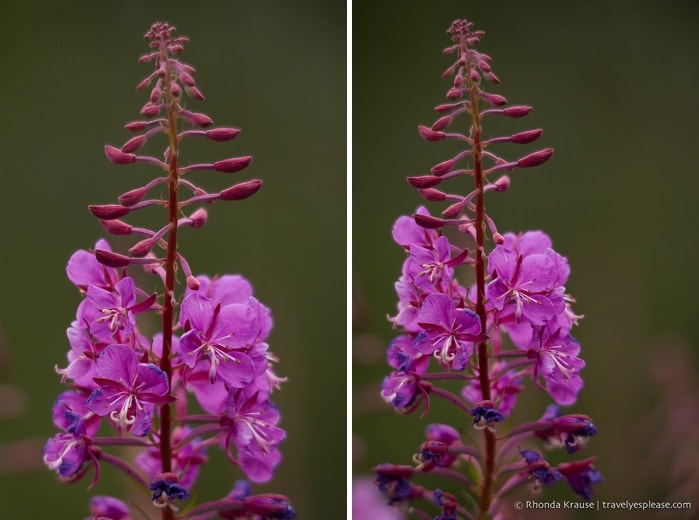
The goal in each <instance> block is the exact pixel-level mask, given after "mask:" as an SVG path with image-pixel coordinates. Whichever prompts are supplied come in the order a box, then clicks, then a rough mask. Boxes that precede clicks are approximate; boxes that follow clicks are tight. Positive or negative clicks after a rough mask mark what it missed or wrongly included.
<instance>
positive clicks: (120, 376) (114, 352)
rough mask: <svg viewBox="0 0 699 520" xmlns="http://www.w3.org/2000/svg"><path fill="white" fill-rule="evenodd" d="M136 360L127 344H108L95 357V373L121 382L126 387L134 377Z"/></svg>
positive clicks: (129, 385)
mask: <svg viewBox="0 0 699 520" xmlns="http://www.w3.org/2000/svg"><path fill="white" fill-rule="evenodd" d="M137 366H138V360H137V359H136V353H135V352H134V351H133V350H131V348H130V347H128V346H127V345H109V346H108V347H106V348H105V349H104V350H103V351H102V354H100V357H99V358H98V359H97V375H98V376H99V377H101V378H104V379H110V380H112V381H116V382H119V383H121V384H122V385H124V386H125V387H127V388H131V384H132V383H133V381H134V378H135V377H136V368H137Z"/></svg>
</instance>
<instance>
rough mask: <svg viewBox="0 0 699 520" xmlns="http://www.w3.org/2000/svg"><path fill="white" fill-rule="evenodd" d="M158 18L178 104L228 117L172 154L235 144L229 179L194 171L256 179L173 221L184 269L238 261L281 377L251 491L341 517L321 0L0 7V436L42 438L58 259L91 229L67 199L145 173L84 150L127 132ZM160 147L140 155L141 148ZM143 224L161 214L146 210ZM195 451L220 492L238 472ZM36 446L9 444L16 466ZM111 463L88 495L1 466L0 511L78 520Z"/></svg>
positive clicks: (74, 200) (106, 482)
mask: <svg viewBox="0 0 699 520" xmlns="http://www.w3.org/2000/svg"><path fill="white" fill-rule="evenodd" d="M159 20H162V21H168V22H170V23H171V24H172V25H175V26H176V27H177V28H178V34H182V35H187V36H189V37H190V39H191V42H190V43H189V44H188V45H187V47H186V49H185V52H184V54H183V55H182V59H183V61H185V62H188V63H191V64H192V65H194V66H195V67H196V68H197V70H198V74H197V82H198V86H199V87H200V89H201V90H202V91H203V92H204V94H205V95H206V96H207V100H206V101H205V102H204V103H202V104H196V105H194V104H193V103H190V106H191V107H192V108H194V109H195V110H198V111H203V112H206V113H207V114H209V115H210V116H211V117H213V119H214V121H215V122H216V123H217V124H220V125H223V126H236V127H239V128H241V129H242V130H243V133H242V134H241V135H240V137H238V139H237V140H235V141H233V142H232V143H225V144H214V143H210V142H203V140H196V139H190V140H189V141H185V142H184V144H183V147H182V156H183V158H184V160H185V161H191V162H195V161H198V160H208V161H213V160H218V159H223V158H225V157H231V156H235V155H246V154H251V155H253V156H254V161H253V164H252V166H251V167H250V168H249V169H248V170H246V171H245V172H243V173H240V174H235V177H230V176H228V177H226V176H225V175H224V174H215V173H211V172H201V173H197V174H196V179H197V180H198V181H199V182H201V184H202V185H203V186H205V187H210V188H212V189H213V188H214V187H219V188H220V187H224V186H226V185H229V184H232V183H233V182H235V181H236V180H238V179H240V180H243V179H247V178H250V177H259V178H262V179H264V181H265V185H264V187H263V189H262V190H261V191H260V192H259V193H258V194H257V195H256V196H255V197H254V198H252V199H250V200H247V201H244V202H241V203H229V204H216V205H214V206H211V207H210V208H209V223H208V224H207V225H206V226H205V227H204V228H203V229H201V230H185V231H184V232H183V233H182V247H183V251H184V253H185V255H186V256H187V258H188V260H189V261H190V263H191V265H192V268H193V269H194V271H195V272H200V273H209V274H215V273H226V272H237V273H242V274H244V275H245V276H246V277H248V278H249V279H250V280H251V281H252V283H253V284H254V287H255V292H256V296H257V297H258V298H259V299H260V300H261V301H262V302H264V303H265V304H266V305H268V306H269V307H270V308H271V309H272V312H273V316H274V320H275V326H274V330H273V333H272V336H271V338H270V345H271V350H272V351H273V352H274V353H275V354H277V355H278V356H279V358H280V360H281V362H280V363H279V365H278V369H277V372H278V373H279V374H280V375H285V376H288V378H289V381H288V382H287V383H286V384H285V385H284V386H283V388H282V391H280V392H278V393H275V395H274V396H273V399H274V401H275V402H276V403H277V404H278V405H279V406H280V408H281V410H282V423H281V426H282V427H284V428H285V429H286V430H287V432H288V439H287V440H286V441H285V442H284V443H283V444H282V445H281V450H282V453H283V457H284V460H283V463H282V464H281V466H280V468H279V470H278V473H277V476H276V479H275V481H274V482H273V483H272V484H270V485H268V486H261V487H259V488H256V490H257V491H268V492H278V493H283V494H286V495H288V496H289V497H291V499H292V501H293V504H294V506H295V507H296V508H297V510H298V513H299V517H300V518H308V519H313V518H316V519H320V518H327V514H326V513H327V511H328V510H329V509H331V508H332V509H334V510H337V508H339V509H340V510H341V511H343V510H344V503H345V489H346V487H345V478H346V471H345V467H346V462H345V460H346V450H345V437H346V435H345V432H346V428H345V417H346V408H345V400H346V397H345V394H346V384H345V381H346V376H345V374H346V370H345V364H346V362H345V360H346V350H345V344H346V334H345V317H346V310H345V302H346V298H345V296H344V295H345V292H346V284H345V272H346V203H345V201H346V127H347V124H346V14H345V6H344V5H341V4H337V5H335V4H334V3H332V2H330V3H328V2H322V1H313V0H308V1H299V2H272V1H260V2H243V1H229V2H224V1H215V2H182V1H171V2H163V1H151V2H137V1H128V2H88V1H66V2H50V1H44V2H28V3H24V2H12V3H10V2H3V3H2V7H0V45H1V46H2V49H3V59H2V77H1V78H0V95H1V99H2V103H3V108H2V112H1V114H0V178H1V180H2V184H1V185H0V208H2V215H3V224H2V240H1V244H2V245H1V246H0V247H1V248H2V251H1V253H0V288H1V291H2V297H1V298H0V326H1V327H2V335H3V337H4V348H5V351H6V353H7V355H8V357H9V365H8V364H7V363H4V364H3V368H2V372H0V382H4V383H7V384H13V385H16V387H18V388H19V390H21V392H22V393H23V394H24V398H25V408H24V409H23V410H22V411H21V413H20V414H19V415H18V416H16V417H14V418H13V419H8V418H7V417H6V418H5V419H4V420H2V423H1V424H0V443H9V442H15V441H19V440H21V439H34V440H36V441H37V442H38V443H39V446H43V444H44V442H45V440H46V439H47V438H48V437H49V436H51V435H53V433H54V430H53V427H52V424H51V418H50V417H51V406H52V404H53V401H54V399H55V397H56V395H57V394H58V393H59V392H60V391H62V389H63V387H62V386H61V385H60V384H59V376H58V375H57V374H55V373H54V370H53V367H54V365H56V364H58V365H59V366H65V364H66V361H65V354H66V351H67V350H68V344H67V341H66V339H65V329H66V328H67V327H68V325H69V324H70V322H71V320H72V319H73V317H74V314H75V308H76V306H77V304H78V301H79V298H78V294H77V291H76V290H75V288H74V287H73V286H72V285H71V284H70V283H69V281H68V280H67V279H66V277H65V264H66V262H67V260H68V258H69V257H70V255H71V254H72V253H73V252H74V251H75V250H77V249H80V248H88V247H92V246H93V245H94V243H95V241H96V240H97V238H98V237H100V236H101V235H102V234H103V233H102V230H101V228H100V226H99V225H98V223H97V222H96V220H95V219H93V218H92V217H91V216H90V215H89V214H88V212H87V205H88V204H92V203H110V202H113V201H115V199H116V197H117V196H118V195H119V194H120V193H122V192H124V191H126V190H128V189H131V188H133V187H136V186H139V185H141V184H143V183H144V182H146V180H147V179H149V178H150V177H152V176H153V175H155V174H157V171H156V170H155V169H153V168H149V167H146V166H142V165H138V166H132V167H120V166H116V165H113V164H111V163H109V162H108V161H107V160H106V158H105V157H104V152H103V146H104V144H106V143H110V144H113V145H117V146H119V145H121V144H122V143H123V142H124V141H125V140H126V139H127V138H129V137H130V135H129V133H128V132H127V131H126V130H124V129H123V125H124V124H125V123H127V122H129V121H132V120H134V119H137V118H138V117H139V116H138V111H139V110H140V107H141V106H142V105H143V103H144V102H145V101H146V99H147V96H148V94H147V93H143V92H141V93H137V92H136V91H135V89H134V88H135V86H136V84H137V83H138V82H139V81H140V80H141V79H142V78H143V77H145V76H146V75H147V74H148V73H150V71H151V66H150V65H139V64H138V63H137V59H138V57H139V56H140V55H141V54H145V53H146V52H147V51H148V48H147V46H146V44H145V42H144V40H143V34H144V33H145V32H146V30H147V29H148V28H149V27H150V25H151V24H152V23H153V22H154V21H159ZM162 147H164V144H163V143H162V142H160V143H159V144H157V145H153V146H152V147H151V148H149V149H148V151H151V152H152V153H154V154H159V153H160V152H161V150H162ZM145 218H146V219H147V221H148V222H149V223H151V224H152V225H153V226H156V225H158V226H159V225H162V223H163V221H162V218H163V215H160V214H159V212H158V211H157V210H153V211H151V212H150V213H149V215H148V216H145ZM148 219H150V220H148ZM121 244H122V245H123V244H127V242H121ZM9 404H10V403H5V405H4V406H6V407H9ZM0 406H3V404H2V403H0ZM5 446H6V447H7V446H10V445H8V444H5ZM15 446H16V445H14V444H13V445H12V449H13V450H14V452H15V453H16V449H15V448H14V447H15ZM209 454H210V455H211V457H212V458H214V459H218V460H217V462H215V463H212V467H211V468H210V469H209V470H207V469H204V470H203V475H202V479H203V480H202V482H201V485H200V486H199V489H198V494H199V495H200V497H201V498H202V499H204V498H215V497H220V496H222V495H224V494H226V493H227V492H228V490H230V487H231V485H232V484H233V481H234V480H235V479H236V478H238V477H239V476H240V473H239V472H237V470H235V468H233V467H231V466H230V465H229V464H227V463H226V462H225V461H224V460H223V456H222V455H220V456H218V455H216V451H215V450H210V452H209ZM40 456H41V453H30V454H28V455H27V457H29V458H28V459H27V463H28V464H29V465H31V464H32V463H33V462H35V461H37V460H38V459H39V458H40ZM114 475H115V472H114V471H113V470H112V469H111V468H109V467H104V468H103V480H102V481H100V483H99V484H98V485H97V486H96V487H95V488H94V490H93V491H92V493H88V492H86V490H85V488H86V486H87V484H88V483H89V479H86V480H84V481H82V482H80V483H77V484H74V485H72V486H64V485H61V484H59V483H58V482H57V481H56V476H55V475H54V474H53V473H51V472H49V471H48V470H46V469H45V468H43V467H38V469H37V470H36V471H35V472H12V473H8V472H7V471H5V470H3V473H2V474H0V501H1V502H2V507H0V518H1V519H3V520H14V519H20V518H58V519H66V520H71V519H77V518H83V517H84V516H86V514H87V499H88V496H89V495H91V494H102V493H112V494H116V495H119V494H120V493H123V492H124V489H125V488H124V483H123V482H122V481H121V480H118V479H116V478H115V476H114ZM134 517H135V518H141V515H139V514H137V513H134Z"/></svg>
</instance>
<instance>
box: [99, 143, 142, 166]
mask: <svg viewBox="0 0 699 520" xmlns="http://www.w3.org/2000/svg"><path fill="white" fill-rule="evenodd" d="M104 153H105V155H106V156H107V159H109V160H110V161H112V162H113V163H114V164H131V163H134V162H136V156H135V155H134V154H132V153H124V152H122V151H121V150H119V148H115V147H114V146H110V145H105V147H104Z"/></svg>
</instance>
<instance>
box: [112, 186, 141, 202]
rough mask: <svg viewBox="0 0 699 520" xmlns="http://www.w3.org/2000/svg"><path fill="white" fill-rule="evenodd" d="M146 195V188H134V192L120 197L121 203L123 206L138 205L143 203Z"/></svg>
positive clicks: (128, 192) (131, 191) (130, 191)
mask: <svg viewBox="0 0 699 520" xmlns="http://www.w3.org/2000/svg"><path fill="white" fill-rule="evenodd" d="M145 195H146V189H145V188H144V187H141V188H134V189H133V190H129V191H127V192H126V193H124V194H122V195H120V196H119V203H120V204H121V205H122V206H133V205H134V204H138V203H139V202H141V201H142V200H143V197H144V196H145Z"/></svg>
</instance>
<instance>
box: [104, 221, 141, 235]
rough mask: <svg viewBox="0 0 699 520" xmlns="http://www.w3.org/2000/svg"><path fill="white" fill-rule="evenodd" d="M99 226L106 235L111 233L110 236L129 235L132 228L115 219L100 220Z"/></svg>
mask: <svg viewBox="0 0 699 520" xmlns="http://www.w3.org/2000/svg"><path fill="white" fill-rule="evenodd" d="M100 224H101V225H102V227H103V228H104V230H105V231H106V232H107V233H111V234H112V235H130V234H131V230H132V229H133V226H131V225H130V224H127V223H126V222H124V221H122V220H116V219H112V220H103V219H100Z"/></svg>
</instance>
